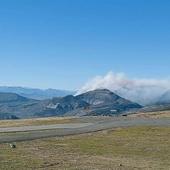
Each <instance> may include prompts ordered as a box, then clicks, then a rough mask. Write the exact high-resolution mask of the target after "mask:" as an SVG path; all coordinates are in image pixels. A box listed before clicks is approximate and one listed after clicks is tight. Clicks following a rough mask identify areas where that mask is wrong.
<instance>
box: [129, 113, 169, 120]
mask: <svg viewBox="0 0 170 170" xmlns="http://www.w3.org/2000/svg"><path fill="white" fill-rule="evenodd" d="M129 117H144V118H154V119H157V118H170V111H159V112H147V113H137V114H132V115H129Z"/></svg>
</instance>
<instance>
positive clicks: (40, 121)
mask: <svg viewBox="0 0 170 170" xmlns="http://www.w3.org/2000/svg"><path fill="white" fill-rule="evenodd" d="M76 122H77V121H76V118H75V117H74V118H73V117H47V118H35V119H18V120H0V128H2V127H22V126H37V125H51V124H63V123H76Z"/></svg>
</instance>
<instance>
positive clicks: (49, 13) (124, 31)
mask: <svg viewBox="0 0 170 170" xmlns="http://www.w3.org/2000/svg"><path fill="white" fill-rule="evenodd" d="M108 71H113V72H124V73H126V74H127V75H128V76H130V77H135V78H157V79H159V78H166V77H170V1H169V0H163V1H162V0H15V1H14V0H0V85H13V86H28V87H39V88H59V89H77V88H79V87H81V86H82V85H83V84H84V83H85V82H86V81H87V80H88V79H90V78H92V77H94V76H96V75H104V74H106V73H107V72H108Z"/></svg>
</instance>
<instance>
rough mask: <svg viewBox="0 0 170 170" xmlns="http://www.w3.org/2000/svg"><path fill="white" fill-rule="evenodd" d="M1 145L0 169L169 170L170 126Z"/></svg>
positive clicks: (137, 128)
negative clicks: (13, 146) (14, 145)
mask: <svg viewBox="0 0 170 170" xmlns="http://www.w3.org/2000/svg"><path fill="white" fill-rule="evenodd" d="M16 144H17V148H16V149H11V148H10V147H9V144H1V145H0V169H3V170H10V169H12V170H13V169H14V170H20V169H21V170H23V169H44V170H53V169H54V170H56V169H59V170H60V169H61V170H67V169H68V170H76V169H77V170H95V169H96V170H98V169H101V170H112V169H113V170H114V169H116V170H117V169H123V170H133V169H141V170H143V169H146V170H148V169H153V170H160V169H164V170H168V169H170V127H131V128H124V129H116V130H108V131H101V132H97V133H91V134H84V135H77V136H70V137H64V138H49V139H41V140H34V141H28V142H20V143H16Z"/></svg>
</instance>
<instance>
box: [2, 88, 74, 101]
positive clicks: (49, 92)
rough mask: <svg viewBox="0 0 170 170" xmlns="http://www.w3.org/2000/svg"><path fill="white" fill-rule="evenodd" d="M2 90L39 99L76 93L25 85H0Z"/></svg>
mask: <svg viewBox="0 0 170 170" xmlns="http://www.w3.org/2000/svg"><path fill="white" fill-rule="evenodd" d="M0 92H5V93H16V94H18V95H21V96H24V97H27V98H32V99H37V100H44V99H50V98H53V97H63V96H66V95H71V94H75V92H73V91H68V90H57V89H45V90H42V89H36V88H25V87H9V86H0Z"/></svg>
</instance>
